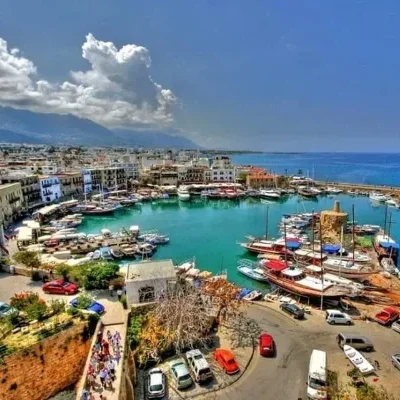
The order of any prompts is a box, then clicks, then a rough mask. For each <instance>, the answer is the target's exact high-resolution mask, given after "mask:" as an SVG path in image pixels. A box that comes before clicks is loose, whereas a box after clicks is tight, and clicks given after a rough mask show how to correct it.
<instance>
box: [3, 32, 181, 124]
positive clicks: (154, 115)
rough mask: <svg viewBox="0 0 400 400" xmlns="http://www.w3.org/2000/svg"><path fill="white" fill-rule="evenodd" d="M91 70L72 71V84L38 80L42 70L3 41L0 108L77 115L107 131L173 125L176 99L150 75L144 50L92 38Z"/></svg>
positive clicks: (87, 51) (85, 52)
mask: <svg viewBox="0 0 400 400" xmlns="http://www.w3.org/2000/svg"><path fill="white" fill-rule="evenodd" d="M82 57H83V58H84V59H86V60H87V61H88V62H89V63H90V66H91V68H90V69H88V70H87V71H74V72H71V79H70V81H65V82H63V83H61V84H60V83H50V82H48V81H46V80H43V79H40V80H35V77H36V76H37V69H36V67H35V65H34V64H33V62H32V61H30V60H28V59H26V58H24V57H23V56H21V55H20V51H19V49H10V50H9V49H8V47H7V42H6V41H5V40H3V39H1V38H0V105H3V106H9V107H13V108H19V109H28V110H31V111H37V112H45V113H58V114H73V115H76V116H79V117H83V118H88V119H91V120H93V121H95V122H98V123H100V124H102V125H105V126H108V127H130V126H135V125H136V126H137V125H142V126H143V125H150V126H151V125H167V124H169V123H171V122H172V121H173V116H172V112H171V108H172V106H173V105H174V104H176V103H177V99H176V97H175V95H174V94H173V93H172V91H171V90H169V89H164V88H163V87H162V86H161V85H159V84H158V83H156V82H155V81H154V80H153V79H152V78H151V76H150V67H151V58H150V53H149V51H148V50H147V49H146V48H145V47H142V46H136V45H134V44H128V45H125V46H123V47H122V48H120V49H119V50H118V48H117V47H116V46H115V45H114V44H113V43H112V42H102V41H100V40H97V39H96V38H95V37H94V36H93V35H92V34H91V33H89V34H88V35H87V36H86V42H85V43H84V44H83V46H82Z"/></svg>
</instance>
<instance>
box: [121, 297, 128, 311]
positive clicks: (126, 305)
mask: <svg viewBox="0 0 400 400" xmlns="http://www.w3.org/2000/svg"><path fill="white" fill-rule="evenodd" d="M121 303H122V306H123V307H124V309H125V310H127V309H128V302H127V300H126V295H125V294H123V295H122V296H121Z"/></svg>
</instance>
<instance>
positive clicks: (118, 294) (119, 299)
mask: <svg viewBox="0 0 400 400" xmlns="http://www.w3.org/2000/svg"><path fill="white" fill-rule="evenodd" d="M122 293H123V292H122V290H121V289H118V290H117V296H118V301H121V298H122Z"/></svg>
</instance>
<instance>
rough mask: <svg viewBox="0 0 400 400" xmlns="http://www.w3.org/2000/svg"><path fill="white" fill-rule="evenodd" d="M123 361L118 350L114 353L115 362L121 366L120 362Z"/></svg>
mask: <svg viewBox="0 0 400 400" xmlns="http://www.w3.org/2000/svg"><path fill="white" fill-rule="evenodd" d="M120 359H121V353H120V351H119V350H118V349H117V350H116V351H115V353H114V360H115V361H116V362H117V364H119V360H120Z"/></svg>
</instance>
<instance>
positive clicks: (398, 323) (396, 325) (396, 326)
mask: <svg viewBox="0 0 400 400" xmlns="http://www.w3.org/2000/svg"><path fill="white" fill-rule="evenodd" d="M392 329H393V330H394V331H396V332H398V333H400V320H397V321H395V322H393V324H392Z"/></svg>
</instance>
